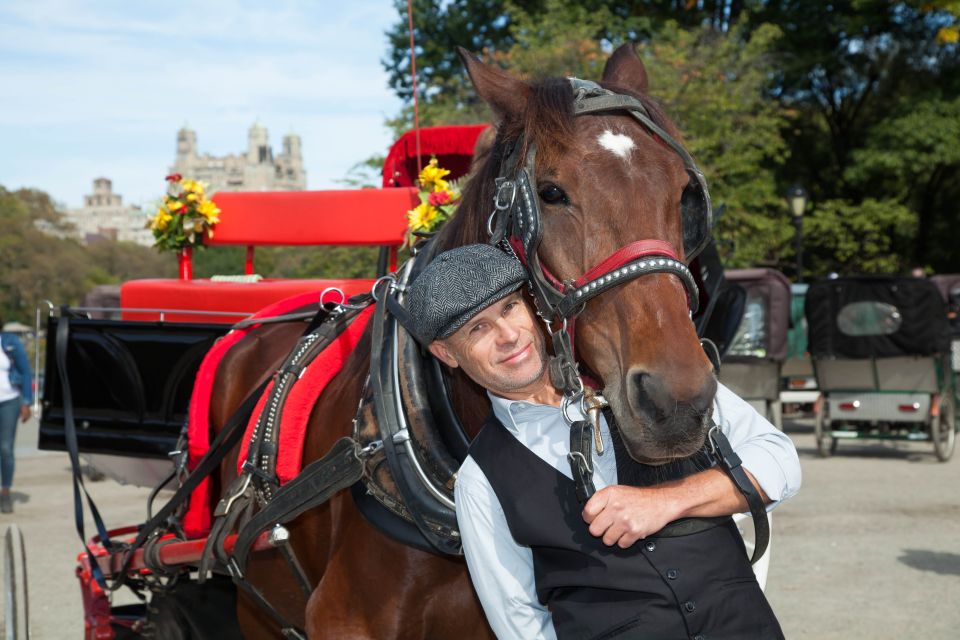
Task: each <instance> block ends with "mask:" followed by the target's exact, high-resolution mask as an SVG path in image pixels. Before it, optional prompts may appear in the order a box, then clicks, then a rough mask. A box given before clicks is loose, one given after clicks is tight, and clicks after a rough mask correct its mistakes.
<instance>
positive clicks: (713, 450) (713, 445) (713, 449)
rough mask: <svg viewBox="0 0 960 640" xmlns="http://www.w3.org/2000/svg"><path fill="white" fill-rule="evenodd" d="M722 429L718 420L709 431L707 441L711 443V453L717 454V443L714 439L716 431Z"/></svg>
mask: <svg viewBox="0 0 960 640" xmlns="http://www.w3.org/2000/svg"><path fill="white" fill-rule="evenodd" d="M719 431H720V425H718V424H717V423H716V422H714V423H713V426H712V427H710V429H709V430H708V431H707V442H709V443H710V454H711V455H715V454H716V453H717V443H716V442H714V440H713V434H714V432H719Z"/></svg>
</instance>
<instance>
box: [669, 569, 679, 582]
mask: <svg viewBox="0 0 960 640" xmlns="http://www.w3.org/2000/svg"><path fill="white" fill-rule="evenodd" d="M679 575H680V570H679V569H667V577H668V578H670V579H671V580H676V579H677V577H678V576H679Z"/></svg>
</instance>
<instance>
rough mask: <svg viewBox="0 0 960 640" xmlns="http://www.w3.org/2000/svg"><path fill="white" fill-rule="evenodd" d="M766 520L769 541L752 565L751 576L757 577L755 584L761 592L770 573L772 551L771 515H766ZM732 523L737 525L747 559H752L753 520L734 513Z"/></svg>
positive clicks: (753, 541)
mask: <svg viewBox="0 0 960 640" xmlns="http://www.w3.org/2000/svg"><path fill="white" fill-rule="evenodd" d="M767 519H768V520H769V521H770V541H769V542H768V543H767V550H766V551H764V552H763V555H762V556H760V559H759V560H757V561H756V562H755V563H753V574H754V575H755V576H757V582H758V583H760V589H761V590H762V589H764V588H765V587H766V586H767V574H768V573H769V572H770V550H771V549H773V514H772V513H768V514H767ZM733 521H734V522H735V523H736V524H737V529H738V530H739V531H740V535H741V536H743V546H744V547H746V548H747V557H748V558H752V557H753V550H754V548H755V547H756V538H755V537H754V529H753V518H751V517H750V515H749V514H746V513H736V514H734V515H733Z"/></svg>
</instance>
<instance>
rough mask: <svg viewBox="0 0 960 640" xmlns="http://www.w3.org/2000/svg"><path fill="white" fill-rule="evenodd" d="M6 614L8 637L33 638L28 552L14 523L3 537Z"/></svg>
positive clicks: (4, 609) (19, 639) (25, 639)
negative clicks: (29, 604)
mask: <svg viewBox="0 0 960 640" xmlns="http://www.w3.org/2000/svg"><path fill="white" fill-rule="evenodd" d="M3 615H4V623H5V624H4V626H5V630H6V637H7V638H13V639H15V640H27V639H28V638H30V612H29V607H28V606H27V553H26V549H25V548H24V545H23V534H22V533H21V532H20V527H18V526H17V525H16V524H11V525H10V526H9V527H7V532H6V534H5V535H4V537H3Z"/></svg>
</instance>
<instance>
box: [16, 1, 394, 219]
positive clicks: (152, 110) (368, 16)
mask: <svg viewBox="0 0 960 640" xmlns="http://www.w3.org/2000/svg"><path fill="white" fill-rule="evenodd" d="M397 19H398V16H397V14H396V12H395V9H394V7H393V2H392V1H391V0H348V1H346V2H331V1H330V0H317V1H314V2H294V1H286V0H271V1H270V2H251V1H248V2H243V1H233V0H212V1H207V0H205V1H203V2H198V3H189V6H188V3H173V2H162V3H161V2H150V3H147V2H130V1H129V0H126V1H108V0H96V1H93V0H89V1H83V0H73V1H71V0H0V87H2V88H3V90H2V91H0V96H2V98H0V185H2V186H4V187H6V188H7V189H17V188H20V187H35V188H38V189H42V190H44V191H47V192H48V193H50V194H51V195H52V196H53V198H54V199H55V200H56V201H57V202H59V203H62V204H64V205H66V206H79V205H80V204H81V203H82V198H83V195H85V194H87V193H90V191H91V190H92V181H93V179H94V178H96V177H100V176H105V177H108V178H110V179H112V180H113V186H114V191H115V192H116V193H120V194H121V195H122V196H123V198H124V202H127V203H133V204H142V203H147V202H149V201H151V200H153V199H155V198H157V197H159V196H160V195H161V194H162V193H163V189H164V181H163V178H164V175H165V174H166V171H167V169H168V168H169V166H170V165H171V164H172V162H173V160H174V153H175V150H176V133H177V130H178V129H179V128H180V127H182V126H184V125H185V124H186V125H188V126H189V127H190V128H192V129H194V130H195V131H196V132H197V144H198V147H199V149H200V152H201V153H211V154H215V155H222V154H226V153H237V152H242V151H244V150H245V149H246V141H247V130H248V128H249V127H250V125H251V124H253V123H254V122H255V121H256V122H259V123H260V124H262V125H264V126H265V127H267V129H268V130H269V132H270V142H271V144H272V145H273V148H274V152H279V150H280V148H281V138H282V136H283V135H284V134H286V133H288V132H291V131H292V132H295V133H298V134H299V135H300V136H301V137H302V139H303V154H304V162H305V165H306V168H307V186H308V188H310V189H324V188H337V186H338V185H337V184H336V182H335V181H336V180H337V179H339V178H342V177H343V176H344V175H345V174H346V173H347V171H348V170H349V168H350V167H351V166H352V165H353V164H354V163H356V162H358V161H360V160H362V159H364V158H366V157H369V156H370V155H373V154H375V153H381V154H382V153H385V152H386V150H387V148H388V147H389V145H390V143H391V135H390V133H389V132H388V131H387V129H386V128H385V127H384V125H383V122H384V119H385V118H386V117H388V116H393V115H395V114H396V113H397V112H398V111H399V109H400V101H399V100H398V99H397V98H396V97H395V96H394V95H393V93H392V92H391V91H390V89H389V88H388V86H387V75H386V72H385V71H384V70H383V67H382V65H381V64H380V60H381V59H382V58H384V57H385V55H386V51H387V40H386V36H385V35H384V34H385V31H386V29H387V28H388V27H389V26H390V25H391V24H393V23H395V22H396V21H397ZM341 188H342V187H341Z"/></svg>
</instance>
